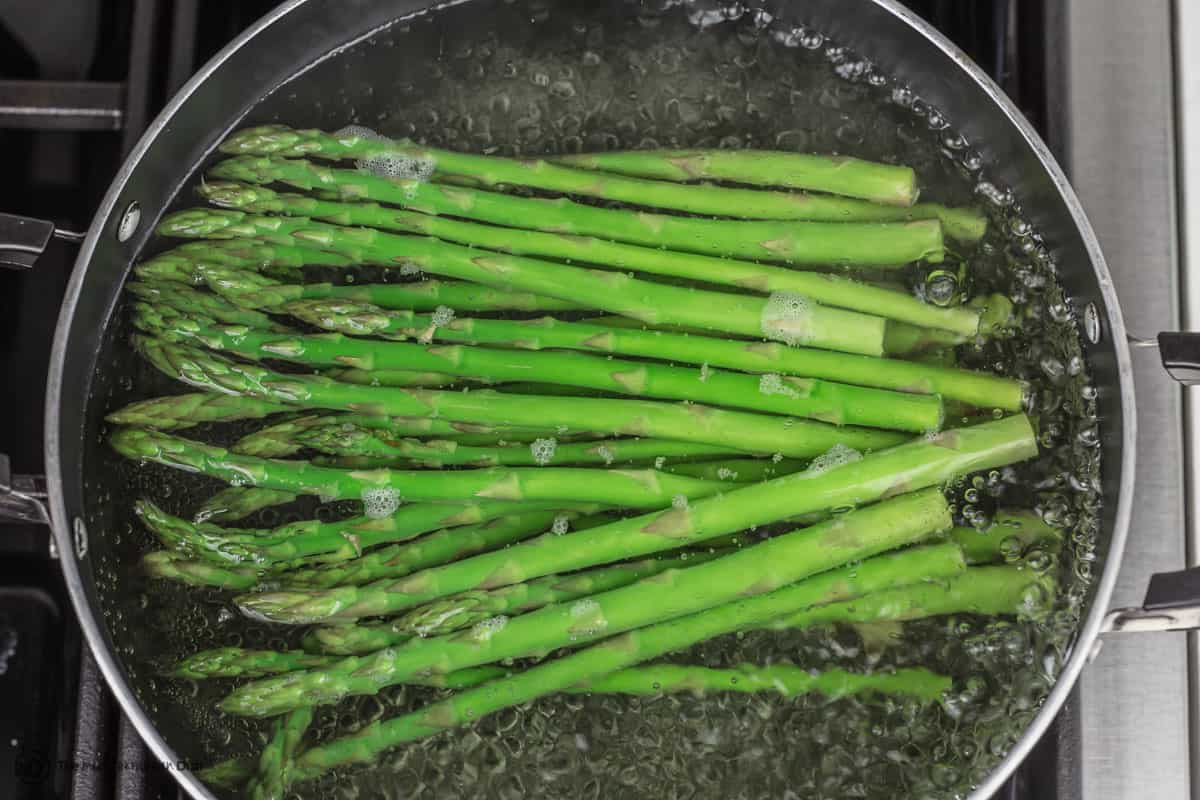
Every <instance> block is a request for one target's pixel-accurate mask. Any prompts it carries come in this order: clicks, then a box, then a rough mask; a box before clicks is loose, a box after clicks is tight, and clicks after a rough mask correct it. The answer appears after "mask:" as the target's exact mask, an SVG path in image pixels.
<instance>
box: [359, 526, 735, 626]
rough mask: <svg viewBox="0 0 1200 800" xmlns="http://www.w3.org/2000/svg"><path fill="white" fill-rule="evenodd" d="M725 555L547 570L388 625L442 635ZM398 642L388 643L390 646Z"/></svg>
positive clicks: (435, 604) (687, 555) (417, 611)
mask: <svg viewBox="0 0 1200 800" xmlns="http://www.w3.org/2000/svg"><path fill="white" fill-rule="evenodd" d="M724 555H728V553H727V552H725V551H720V550H716V551H711V552H695V553H685V554H682V555H679V556H676V557H674V558H650V559H644V560H642V561H634V562H629V563H624V564H615V565H611V566H604V567H598V568H596V569H591V570H586V571H584V572H579V573H572V574H570V575H547V576H545V577H543V578H538V579H536V580H532V581H528V582H526V583H516V584H513V585H511V586H501V587H500V588H497V589H492V590H490V591H475V592H464V593H463V594H457V595H452V596H450V597H444V598H441V599H439V600H434V601H433V602H431V603H426V604H425V605H423V606H421V607H419V608H414V609H413V610H412V611H410V612H408V613H407V614H404V615H403V616H401V617H400V618H399V619H396V620H394V621H392V622H389V623H386V626H387V628H386V629H387V630H388V631H390V632H391V633H392V634H393V635H402V636H404V638H409V637H411V636H412V635H413V634H416V635H417V636H438V635H441V634H443V633H450V632H451V631H457V630H462V629H463V628H469V627H472V626H474V625H477V624H479V623H481V622H483V621H484V620H487V619H489V618H492V617H495V616H496V615H498V614H503V615H504V616H513V615H515V614H524V613H525V612H527V611H533V610H536V609H539V608H543V607H545V606H548V605H550V604H552V603H565V602H569V601H571V600H578V599H580V598H584V597H587V596H589V595H596V594H600V593H602V592H607V591H610V590H612V589H617V588H620V587H622V586H628V585H629V584H631V583H633V582H635V581H640V580H642V579H643V578H646V577H649V576H651V575H657V574H659V573H662V572H666V571H667V570H669V569H685V568H687V567H691V566H695V565H697V564H702V563H704V562H706V561H711V560H712V559H714V558H718V557H720V556H724ZM397 641H400V640H397ZM395 643H396V642H391V643H389V644H388V645H385V646H388V647H390V646H391V645H392V644H395ZM377 649H378V648H377Z"/></svg>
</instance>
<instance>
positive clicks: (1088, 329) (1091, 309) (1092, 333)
mask: <svg viewBox="0 0 1200 800" xmlns="http://www.w3.org/2000/svg"><path fill="white" fill-rule="evenodd" d="M1101 333H1102V331H1101V330H1100V312H1099V311H1097V310H1096V304H1095V303H1088V304H1087V305H1086V306H1084V307H1083V335H1084V336H1086V337H1087V340H1088V341H1089V342H1091V343H1092V344H1099V343H1100V336H1101Z"/></svg>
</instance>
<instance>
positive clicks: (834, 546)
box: [221, 489, 951, 716]
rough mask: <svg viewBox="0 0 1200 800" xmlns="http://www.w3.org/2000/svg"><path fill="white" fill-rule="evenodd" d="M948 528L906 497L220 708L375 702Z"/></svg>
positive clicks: (943, 516)
mask: <svg viewBox="0 0 1200 800" xmlns="http://www.w3.org/2000/svg"><path fill="white" fill-rule="evenodd" d="M950 522H951V520H950V512H949V507H948V506H947V505H946V501H945V498H943V497H942V494H941V492H940V491H938V490H936V489H929V490H925V491H923V492H917V493H913V494H910V495H904V496H901V497H897V498H894V499H891V500H887V501H885V502H882V503H879V504H877V505H873V506H867V507H866V508H862V509H858V510H856V511H852V512H849V513H847V514H843V515H841V516H838V517H836V518H834V519H832V520H829V521H827V522H822V523H819V524H817V525H814V526H813V527H811V528H807V529H803V530H800V531H795V532H793V533H789V534H785V535H783V536H778V537H775V538H773V539H769V540H767V541H765V542H763V543H761V544H758V545H755V546H754V547H748V548H745V549H743V550H739V551H738V552H735V553H732V554H730V555H726V556H724V557H722V558H718V559H715V560H713V561H709V562H707V563H704V564H698V565H696V566H694V567H689V568H687V569H683V570H679V569H675V570H668V571H666V572H662V573H660V574H658V575H656V576H654V577H653V578H649V579H645V580H641V581H638V582H637V583H633V584H631V585H628V586H625V587H622V588H618V589H612V590H610V591H607V592H604V593H602V594H598V595H594V596H592V597H589V598H586V599H584V600H577V601H575V602H573V603H559V604H555V605H551V606H546V607H544V608H542V609H539V610H537V611H532V612H529V613H528V614H522V615H520V616H517V617H513V618H511V619H508V618H505V617H495V618H493V619H491V620H486V621H484V622H481V623H479V624H478V625H477V626H476V627H475V628H473V629H472V630H471V631H470V632H469V633H467V634H452V635H448V636H440V637H436V638H432V639H425V640H421V641H413V642H410V643H409V644H407V645H405V646H402V647H399V648H395V649H389V650H383V651H381V652H380V653H378V654H376V655H374V656H369V657H366V658H358V657H355V656H350V657H347V658H346V659H344V660H343V661H341V662H339V663H337V664H334V665H332V666H329V667H326V668H323V669H317V670H309V671H303V672H293V673H289V674H287V675H283V676H280V677H276V678H267V679H263V680H259V681H255V682H253V683H250V684H246V685H245V686H242V687H240V688H238V689H236V690H234V692H233V693H231V694H230V695H229V696H228V697H226V698H225V700H223V701H222V702H221V708H222V709H223V710H225V711H228V712H231V713H236V714H241V715H250V716H272V715H274V714H279V713H282V712H284V711H287V710H289V709H291V708H293V707H295V706H296V705H298V704H301V703H302V704H310V703H311V704H316V705H323V704H326V703H332V702H337V701H338V700H340V699H341V698H343V697H347V696H350V695H355V694H374V693H375V692H378V691H379V690H380V689H381V688H383V687H385V686H389V685H394V684H396V683H401V682H403V681H404V680H405V678H406V677H407V676H409V675H419V674H422V673H424V672H453V671H454V670H456V669H462V668H466V667H473V666H479V665H481V664H489V663H493V662H496V661H502V660H504V659H506V658H519V657H522V656H529V655H535V654H539V653H545V652H549V651H551V650H554V649H555V648H558V647H562V646H564V645H566V644H568V643H572V642H581V641H589V640H593V639H597V638H600V637H603V636H610V635H613V634H616V633H620V632H622V631H627V630H632V629H633V628H638V627H642V626H644V625H651V624H653V623H655V622H660V621H663V620H668V619H673V618H676V617H681V616H684V615H687V614H691V613H694V612H697V611H701V610H703V609H706V608H712V607H713V606H717V605H720V604H721V603H726V602H732V601H734V600H737V599H741V598H745V597H749V596H753V595H756V594H762V593H765V592H770V591H773V590H775V589H778V588H780V587H782V586H786V585H787V584H789V583H793V582H795V581H798V580H802V579H803V578H807V577H809V576H811V575H815V574H817V573H819V572H823V571H825V570H831V569H833V568H834V567H836V566H838V565H839V564H844V563H846V562H847V561H850V560H854V559H858V558H864V557H869V556H872V555H876V554H878V553H882V552H885V551H887V550H889V549H892V548H895V547H899V546H902V545H904V544H910V543H912V542H915V541H919V540H920V539H922V538H924V537H926V536H928V535H929V534H931V533H934V532H936V531H939V530H943V529H945V528H948V527H949V526H950ZM595 530H602V528H598V529H595ZM595 530H593V531H592V532H591V533H594V532H595ZM586 535H587V533H584V534H576V535H575V536H574V537H563V538H561V539H558V541H567V540H568V539H570V538H576V539H577V538H579V537H580V536H586ZM505 556H506V558H507V557H511V561H512V562H516V561H517V558H518V557H519V555H518V554H515V553H514V552H512V551H510V552H508V553H506V554H505ZM514 582H515V581H512V580H509V579H508V578H507V576H505V577H503V578H500V579H498V580H497V581H496V583H497V584H498V585H503V584H506V583H514Z"/></svg>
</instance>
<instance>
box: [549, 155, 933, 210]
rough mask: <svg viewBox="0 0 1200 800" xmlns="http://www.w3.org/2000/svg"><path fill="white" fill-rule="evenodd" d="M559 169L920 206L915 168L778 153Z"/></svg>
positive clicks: (637, 159) (608, 160)
mask: <svg viewBox="0 0 1200 800" xmlns="http://www.w3.org/2000/svg"><path fill="white" fill-rule="evenodd" d="M550 160H551V161H553V162H554V163H556V164H565V165H568V166H573V167H579V168H582V169H590V170H602V171H604V172H615V173H617V174H619V175H630V176H633V177H636V178H653V179H655V180H662V181H676V182H690V181H703V180H715V181H730V182H732V183H746V184H750V185H753V186H782V187H785V188H788V189H811V190H814V191H818V192H828V193H829V194H840V195H845V196H846V197H857V198H860V199H862V200H873V201H874V202H876V203H885V204H887V205H894V206H911V205H912V204H913V203H915V202H916V201H917V175H916V173H915V172H913V170H912V168H911V167H905V166H897V165H893V164H880V163H878V162H875V161H863V160H861V159H858V158H851V157H849V156H820V155H808V154H805V153H789V152H784V151H779V150H625V151H615V152H609V153H582V154H580V155H567V156H555V157H554V158H552V159H550Z"/></svg>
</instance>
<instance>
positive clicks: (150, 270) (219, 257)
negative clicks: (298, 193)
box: [133, 241, 354, 285]
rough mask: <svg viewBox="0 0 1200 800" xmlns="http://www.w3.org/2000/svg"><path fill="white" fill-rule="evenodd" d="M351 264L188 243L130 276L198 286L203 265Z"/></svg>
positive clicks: (291, 252)
mask: <svg viewBox="0 0 1200 800" xmlns="http://www.w3.org/2000/svg"><path fill="white" fill-rule="evenodd" d="M353 263H354V262H353V261H351V260H350V259H348V258H346V257H345V256H339V255H336V254H334V253H326V252H324V251H322V250H316V249H313V248H310V247H293V246H289V245H285V244H269V243H267V242H246V241H229V242H188V243H186V244H182V245H179V246H178V247H174V248H172V249H170V250H168V251H166V252H165V253H160V254H158V255H156V256H154V257H153V258H150V259H147V260H146V261H143V262H141V263H140V264H138V265H137V266H135V267H134V268H133V272H134V274H135V275H137V276H138V278H140V279H141V280H143V281H145V282H148V283H156V284H161V282H163V281H169V282H175V283H183V284H193V285H200V284H202V283H204V278H203V277H202V276H201V275H200V273H199V272H198V271H197V267H198V266H200V265H202V264H203V265H211V266H216V265H226V266H229V267H238V268H246V269H260V268H263V267H268V266H270V267H285V268H289V269H297V268H300V267H303V266H305V265H312V266H324V267H349V266H353Z"/></svg>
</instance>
